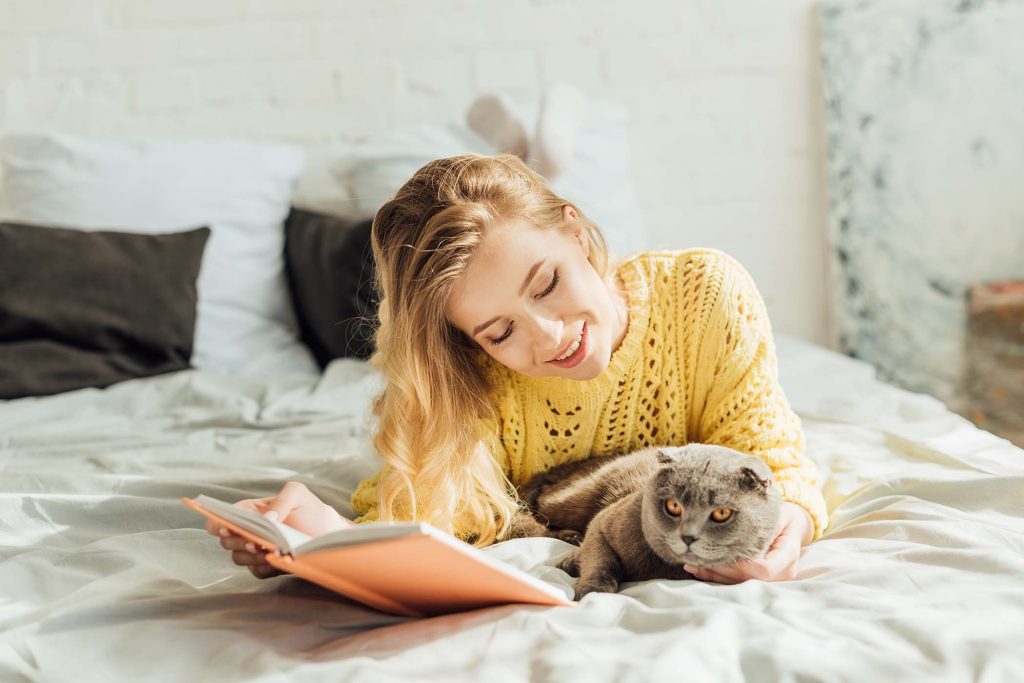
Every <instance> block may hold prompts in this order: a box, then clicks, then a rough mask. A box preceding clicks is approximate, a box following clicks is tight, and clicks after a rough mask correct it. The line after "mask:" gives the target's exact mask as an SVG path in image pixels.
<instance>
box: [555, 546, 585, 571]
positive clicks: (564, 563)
mask: <svg viewBox="0 0 1024 683" xmlns="http://www.w3.org/2000/svg"><path fill="white" fill-rule="evenodd" d="M556 566H557V567H558V568H559V569H561V570H562V571H563V572H565V573H566V574H568V575H569V576H579V575H580V553H579V551H578V550H573V551H570V552H569V554H568V555H566V556H565V557H563V558H562V560H561V561H560V562H559V563H558V564H557V565H556Z"/></svg>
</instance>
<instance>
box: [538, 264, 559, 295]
mask: <svg viewBox="0 0 1024 683" xmlns="http://www.w3.org/2000/svg"><path fill="white" fill-rule="evenodd" d="M557 286H558V271H557V270H556V271H555V274H554V276H553V277H552V278H551V284H550V285H548V288H547V289H545V290H544V291H543V292H541V293H540V294H538V295H537V298H538V299H543V298H544V297H546V296H547V295H548V294H550V293H551V292H553V291H555V287H557Z"/></svg>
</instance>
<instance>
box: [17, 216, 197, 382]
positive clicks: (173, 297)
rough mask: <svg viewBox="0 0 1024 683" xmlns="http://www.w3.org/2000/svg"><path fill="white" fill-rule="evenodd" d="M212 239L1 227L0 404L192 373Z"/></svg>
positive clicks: (193, 232) (188, 235)
mask: <svg viewBox="0 0 1024 683" xmlns="http://www.w3.org/2000/svg"><path fill="white" fill-rule="evenodd" d="M209 235H210V229H209V228H205V227H204V228H197V229H194V230H189V231H187V232H179V233H171V234H163V235H142V234H135V233H123V232H109V231H96V232H85V231H81V230H69V229H66V228H59V227H47V226H37V225H24V224H16V223H0V399H11V398H20V397H23V396H42V395H47V394H55V393H58V392H62V391H69V390H72V389H81V388H84V387H101V388H102V387H106V386H109V385H111V384H113V383H115V382H119V381H121V380H125V379H131V378H134V377H146V376H150V375H157V374H161V373H165V372H172V371H175V370H183V369H186V368H188V367H189V360H190V359H191V357H192V338H193V332H194V329H195V320H196V277H197V276H198V275H199V266H200V264H201V262H202V258H203V249H204V247H205V245H206V240H207V238H208V237H209Z"/></svg>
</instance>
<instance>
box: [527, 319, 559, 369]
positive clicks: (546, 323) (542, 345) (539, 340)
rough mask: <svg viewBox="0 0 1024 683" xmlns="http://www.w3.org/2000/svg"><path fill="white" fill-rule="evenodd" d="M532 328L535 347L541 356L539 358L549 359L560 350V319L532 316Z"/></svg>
mask: <svg viewBox="0 0 1024 683" xmlns="http://www.w3.org/2000/svg"><path fill="white" fill-rule="evenodd" d="M533 328H534V330H533V332H534V335H535V336H534V339H535V340H536V347H537V349H538V351H539V352H540V354H541V356H542V358H541V360H542V361H549V360H551V359H552V358H554V357H555V356H557V355H558V352H559V351H561V350H562V349H561V344H562V341H563V339H562V336H563V335H562V328H563V325H562V321H561V320H550V319H547V318H543V317H534V318H533ZM545 354H547V355H545Z"/></svg>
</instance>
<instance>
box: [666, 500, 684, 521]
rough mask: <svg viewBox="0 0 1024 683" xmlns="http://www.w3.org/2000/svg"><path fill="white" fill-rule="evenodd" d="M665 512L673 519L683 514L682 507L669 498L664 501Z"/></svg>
mask: <svg viewBox="0 0 1024 683" xmlns="http://www.w3.org/2000/svg"><path fill="white" fill-rule="evenodd" d="M665 512H667V513H668V514H670V515H672V516H673V517H678V516H679V515H681V514H683V506H682V505H681V504H680V503H679V501H678V500H676V499H675V498H669V499H668V500H666V501H665Z"/></svg>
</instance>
